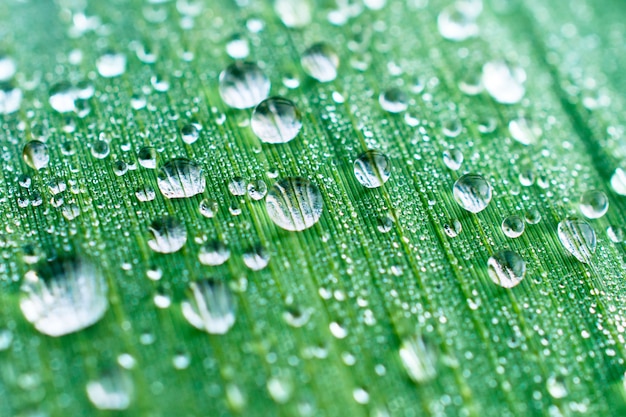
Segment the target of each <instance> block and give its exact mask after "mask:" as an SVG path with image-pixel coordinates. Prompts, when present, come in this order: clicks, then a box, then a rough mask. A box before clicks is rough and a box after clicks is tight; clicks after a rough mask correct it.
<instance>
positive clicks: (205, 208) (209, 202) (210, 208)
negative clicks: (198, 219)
mask: <svg viewBox="0 0 626 417" xmlns="http://www.w3.org/2000/svg"><path fill="white" fill-rule="evenodd" d="M218 209H219V206H218V204H217V201H215V200H213V199H210V198H204V199H202V201H200V204H199V205H198V210H199V211H200V214H202V215H203V216H204V217H206V218H209V219H210V218H213V217H215V215H216V214H217V210H218Z"/></svg>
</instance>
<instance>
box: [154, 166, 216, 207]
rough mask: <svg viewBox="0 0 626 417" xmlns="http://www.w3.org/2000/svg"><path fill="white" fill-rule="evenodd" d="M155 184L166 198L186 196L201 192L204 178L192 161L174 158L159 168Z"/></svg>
mask: <svg viewBox="0 0 626 417" xmlns="http://www.w3.org/2000/svg"><path fill="white" fill-rule="evenodd" d="M157 185H158V186H159V190H161V193H162V194H163V195H164V196H165V197H166V198H187V197H193V196H195V195H197V194H202V193H203V192H204V189H205V187H206V179H205V178H204V175H203V172H202V169H201V168H200V167H199V166H198V165H196V164H195V163H194V162H192V161H190V160H189V159H185V158H175V159H171V160H170V161H168V162H167V163H165V165H163V166H162V167H161V168H160V169H159V173H158V175H157Z"/></svg>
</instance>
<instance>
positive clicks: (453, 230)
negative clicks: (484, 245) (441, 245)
mask: <svg viewBox="0 0 626 417" xmlns="http://www.w3.org/2000/svg"><path fill="white" fill-rule="evenodd" d="M462 230H463V226H462V225H461V222H460V221H458V219H453V220H451V221H450V222H449V223H445V224H444V225H443V231H444V232H445V234H446V235H448V237H457V236H458V235H459V233H461V231H462Z"/></svg>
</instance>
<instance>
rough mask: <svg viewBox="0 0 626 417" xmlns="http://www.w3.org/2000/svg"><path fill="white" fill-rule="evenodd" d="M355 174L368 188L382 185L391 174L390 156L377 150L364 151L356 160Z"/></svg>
mask: <svg viewBox="0 0 626 417" xmlns="http://www.w3.org/2000/svg"><path fill="white" fill-rule="evenodd" d="M354 176H355V177H356V179H357V181H359V182H360V183H361V185H362V186H364V187H366V188H377V187H380V186H382V185H383V184H384V183H386V182H387V180H388V179H389V177H390V176H391V166H390V164H389V158H387V155H385V154H384V153H382V152H379V151H376V150H369V151H366V152H364V153H362V154H361V155H359V157H358V158H357V159H356V160H355V161H354Z"/></svg>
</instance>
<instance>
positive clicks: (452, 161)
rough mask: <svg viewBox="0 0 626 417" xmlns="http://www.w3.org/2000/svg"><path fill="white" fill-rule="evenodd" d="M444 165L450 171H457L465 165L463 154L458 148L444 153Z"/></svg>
mask: <svg viewBox="0 0 626 417" xmlns="http://www.w3.org/2000/svg"><path fill="white" fill-rule="evenodd" d="M443 163H444V164H445V165H446V166H447V167H448V168H449V169H451V170H453V171H456V170H458V169H459V168H461V164H462V163H463V153H462V152H461V151H460V150H458V149H456V148H454V149H450V150H447V151H443Z"/></svg>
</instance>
